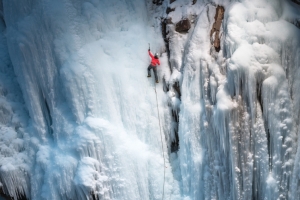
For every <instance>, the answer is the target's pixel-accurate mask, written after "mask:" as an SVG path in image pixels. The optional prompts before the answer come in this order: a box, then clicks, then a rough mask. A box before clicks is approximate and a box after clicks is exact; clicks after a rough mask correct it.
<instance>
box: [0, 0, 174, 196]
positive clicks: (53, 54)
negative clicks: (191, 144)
mask: <svg viewBox="0 0 300 200" xmlns="http://www.w3.org/2000/svg"><path fill="white" fill-rule="evenodd" d="M151 6H152V4H149V5H148V4H147V3H146V2H145V1H140V0H132V1H128V0H100V1H94V0H91V1H53V0H51V1H50V0H42V1H34V0H32V1H31V0H28V1H22V2H20V1H3V13H4V21H5V24H6V30H5V31H6V37H7V44H8V50H9V55H10V59H11V61H12V65H13V67H14V72H15V74H16V76H17V78H18V82H19V84H20V87H21V90H22V93H23V96H24V99H25V103H26V107H27V109H28V113H29V116H30V123H29V125H28V130H27V134H28V138H26V139H25V140H24V143H25V144H26V148H25V152H26V154H25V155H27V156H28V158H26V157H25V158H26V159H27V161H28V163H26V165H25V164H24V166H16V168H17V169H16V170H15V171H13V170H12V169H13V167H11V168H10V169H9V168H8V171H9V173H8V174H7V175H6V176H5V177H2V176H3V174H4V173H3V171H4V167H3V166H1V170H2V171H1V177H2V179H1V186H2V184H3V187H4V188H5V190H4V192H5V193H8V194H9V195H11V196H13V197H14V198H15V199H17V196H18V194H17V193H21V194H22V195H26V196H27V198H29V199H38V200H40V199H51V200H54V199H93V198H96V199H130V200H132V199H161V198H162V195H164V196H165V197H168V198H172V199H176V198H177V197H178V195H179V189H178V186H177V185H178V184H177V181H176V180H174V179H173V176H172V169H171V167H170V164H169V159H168V154H167V152H168V150H167V146H166V143H165V141H164V140H162V141H161V136H160V127H159V120H158V113H157V102H156V96H155V90H154V89H155V85H154V81H153V79H147V78H146V68H147V66H148V64H149V57H148V53H147V49H148V43H149V42H150V43H151V49H152V50H153V51H156V50H158V49H160V47H161V46H162V45H161V44H163V41H162V39H161V38H160V37H159V38H157V37H156V35H157V33H155V30H154V28H151V26H150V25H148V10H147V9H152V8H151ZM151 23H152V22H151ZM153 24H155V22H153ZM159 34H160V33H159ZM165 60H166V59H165ZM162 66H167V65H166V64H164V59H162ZM156 87H157V88H156V89H157V95H158V108H159V110H160V114H161V116H160V118H161V123H162V125H163V124H166V122H167V121H168V120H170V119H169V118H170V117H168V116H169V113H168V112H169V110H168V109H166V107H167V106H166V104H167V98H165V97H164V93H163V90H162V84H158V85H157V86H156ZM165 116H166V117H165ZM25 118H26V117H25ZM27 118H28V117H27ZM162 129H164V127H162ZM162 134H164V132H162ZM163 138H164V136H163ZM162 145H163V149H162ZM163 154H164V155H163ZM164 157H165V158H166V159H165V160H164ZM25 158H24V159H25ZM21 172H24V173H25V174H27V175H28V179H22V180H21V181H18V179H16V178H15V177H19V174H20V173H21ZM10 179H12V180H14V181H10V182H8V181H9V180H10Z"/></svg>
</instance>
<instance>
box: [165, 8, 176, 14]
mask: <svg viewBox="0 0 300 200" xmlns="http://www.w3.org/2000/svg"><path fill="white" fill-rule="evenodd" d="M174 10H175V8H170V7H168V8H167V10H166V13H167V14H169V13H170V12H173V11H174Z"/></svg>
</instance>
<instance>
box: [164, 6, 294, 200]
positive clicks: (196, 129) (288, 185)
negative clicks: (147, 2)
mask: <svg viewBox="0 0 300 200" xmlns="http://www.w3.org/2000/svg"><path fill="white" fill-rule="evenodd" d="M165 6H166V8H167V7H169V11H171V12H170V13H169V14H167V15H165V16H164V17H165V22H166V29H167V30H166V33H167V36H166V39H167V41H166V42H167V46H169V49H170V58H169V59H170V66H171V69H172V71H173V73H172V75H171V76H170V77H171V78H170V79H169V80H168V81H169V86H170V90H171V91H173V92H176V90H178V89H176V87H174V82H178V81H179V83H180V94H181V95H180V96H179V97H177V99H178V100H179V101H180V102H181V103H180V112H179V126H178V137H179V150H178V152H177V154H178V162H179V165H180V167H179V168H180V176H181V180H182V181H181V186H182V187H181V191H182V194H183V196H187V197H188V198H190V199H298V198H299V197H298V196H299V195H298V194H299V188H298V182H299V181H298V180H299V178H298V174H299V167H298V155H296V152H297V146H298V144H297V135H298V124H299V117H298V116H299V106H298V105H299V103H298V101H299V97H298V94H299V92H298V83H297V82H298V81H297V80H299V75H298V70H299V39H300V37H299V36H300V29H299V26H297V20H299V17H300V16H299V13H300V7H299V6H298V5H297V4H295V3H293V2H291V1H261V0H260V1H247V0H245V1H240V2H229V1H228V2H227V1H211V2H205V1H193V2H190V1H184V0H182V1H175V2H173V3H169V4H167V5H165ZM217 6H223V7H224V8H225V13H224V19H223V22H222V25H221V30H220V34H219V36H220V41H221V50H220V51H219V52H218V51H216V49H215V48H214V47H213V44H214V39H215V35H214V34H213V35H210V33H211V30H212V28H213V24H214V22H215V20H216V19H215V16H216V15H215V14H216V8H217ZM184 18H186V19H189V20H190V22H191V24H192V26H191V28H190V29H189V31H188V32H187V33H179V32H177V31H176V27H177V24H178V23H181V22H180V21H181V20H182V19H184ZM295 95H296V96H295ZM173 109H174V108H173ZM175 109H177V108H175ZM295 159H296V162H294V160H295ZM294 163H295V165H294ZM293 169H294V170H293Z"/></svg>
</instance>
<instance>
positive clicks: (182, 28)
mask: <svg viewBox="0 0 300 200" xmlns="http://www.w3.org/2000/svg"><path fill="white" fill-rule="evenodd" d="M190 28H191V22H190V20H189V19H183V20H181V21H180V22H178V23H177V24H176V28H175V30H176V31H177V32H179V33H187V32H188V31H189V30H190Z"/></svg>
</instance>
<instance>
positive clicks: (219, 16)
mask: <svg viewBox="0 0 300 200" xmlns="http://www.w3.org/2000/svg"><path fill="white" fill-rule="evenodd" d="M224 11H225V10H224V7H222V6H218V7H217V10H216V15H215V22H214V24H213V28H212V30H211V31H210V37H212V35H213V34H214V33H215V38H214V43H213V45H214V47H215V49H216V51H217V52H219V51H220V49H221V47H220V28H221V25H222V21H223V18H224Z"/></svg>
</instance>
